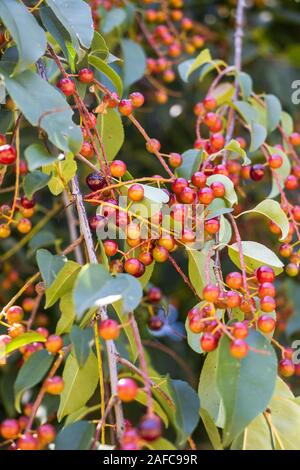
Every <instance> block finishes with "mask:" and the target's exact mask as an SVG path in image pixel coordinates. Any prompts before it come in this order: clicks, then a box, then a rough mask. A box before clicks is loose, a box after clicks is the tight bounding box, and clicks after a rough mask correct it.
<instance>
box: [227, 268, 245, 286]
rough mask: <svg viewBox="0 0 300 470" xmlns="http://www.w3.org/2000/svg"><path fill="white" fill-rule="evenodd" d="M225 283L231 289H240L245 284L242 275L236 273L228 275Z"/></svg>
mask: <svg viewBox="0 0 300 470" xmlns="http://www.w3.org/2000/svg"><path fill="white" fill-rule="evenodd" d="M225 282H226V284H227V285H228V287H230V288H231V289H240V288H241V287H242V284H243V277H242V275H241V273H239V272H236V271H234V272H232V273H229V274H227V276H226V279H225Z"/></svg>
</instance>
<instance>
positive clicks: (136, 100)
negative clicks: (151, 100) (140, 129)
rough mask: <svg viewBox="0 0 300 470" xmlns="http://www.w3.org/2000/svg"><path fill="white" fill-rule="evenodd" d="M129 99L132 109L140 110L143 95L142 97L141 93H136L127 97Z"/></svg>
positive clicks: (143, 99)
mask: <svg viewBox="0 0 300 470" xmlns="http://www.w3.org/2000/svg"><path fill="white" fill-rule="evenodd" d="M129 98H130V100H131V103H132V105H133V107H134V108H140V107H141V106H143V104H144V101H145V98H144V95H142V93H139V92H138V91H135V92H134V93H131V94H130V95H129Z"/></svg>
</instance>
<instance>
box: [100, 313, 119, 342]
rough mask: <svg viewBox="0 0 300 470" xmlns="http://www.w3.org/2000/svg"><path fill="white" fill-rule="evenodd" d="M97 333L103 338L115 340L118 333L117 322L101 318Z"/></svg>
mask: <svg viewBox="0 0 300 470" xmlns="http://www.w3.org/2000/svg"><path fill="white" fill-rule="evenodd" d="M99 334H100V336H101V338H103V339H105V340H115V339H117V338H118V337H119V335H120V327H119V324H118V323H117V322H116V321H115V320H111V319H110V318H108V319H107V320H103V321H101V322H100V324H99Z"/></svg>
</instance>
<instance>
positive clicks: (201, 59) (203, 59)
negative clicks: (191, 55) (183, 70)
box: [186, 49, 212, 80]
mask: <svg viewBox="0 0 300 470" xmlns="http://www.w3.org/2000/svg"><path fill="white" fill-rule="evenodd" d="M211 61H212V57H211V54H210V52H209V50H208V49H204V50H203V51H201V52H200V54H199V55H198V56H197V57H196V59H195V60H194V61H193V62H192V64H191V65H190V66H189V68H188V71H187V75H186V78H187V80H188V79H189V77H190V75H191V74H192V73H193V72H195V70H197V69H199V68H200V67H201V66H202V65H204V64H206V63H207V62H211Z"/></svg>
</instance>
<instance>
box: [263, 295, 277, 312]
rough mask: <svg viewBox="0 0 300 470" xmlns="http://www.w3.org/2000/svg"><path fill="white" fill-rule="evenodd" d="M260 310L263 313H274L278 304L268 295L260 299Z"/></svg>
mask: <svg viewBox="0 0 300 470" xmlns="http://www.w3.org/2000/svg"><path fill="white" fill-rule="evenodd" d="M260 308H261V310H262V311H263V312H273V310H274V309H275V308H276V302H275V300H274V299H273V297H270V296H269V295H266V296H265V297H263V298H262V299H260Z"/></svg>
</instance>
